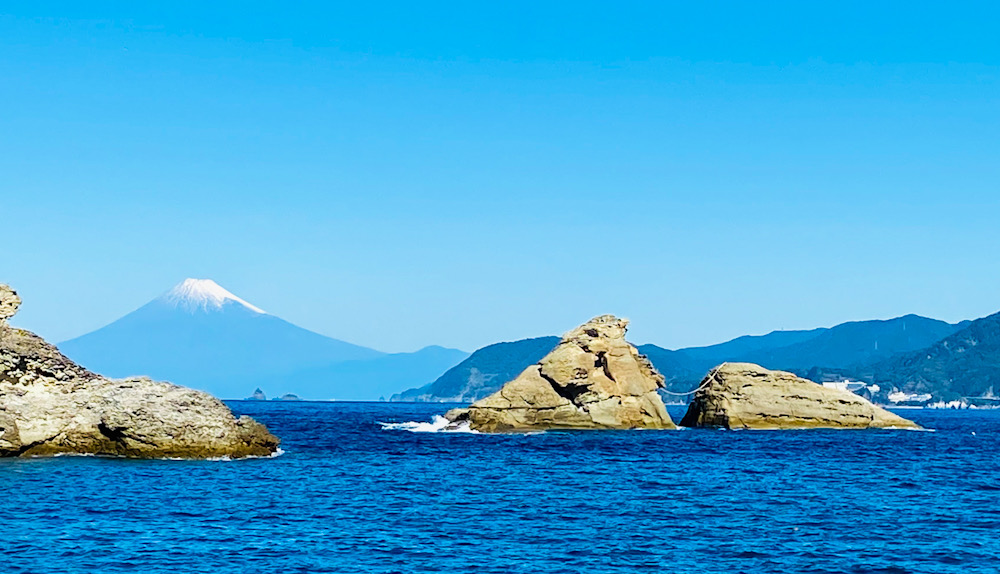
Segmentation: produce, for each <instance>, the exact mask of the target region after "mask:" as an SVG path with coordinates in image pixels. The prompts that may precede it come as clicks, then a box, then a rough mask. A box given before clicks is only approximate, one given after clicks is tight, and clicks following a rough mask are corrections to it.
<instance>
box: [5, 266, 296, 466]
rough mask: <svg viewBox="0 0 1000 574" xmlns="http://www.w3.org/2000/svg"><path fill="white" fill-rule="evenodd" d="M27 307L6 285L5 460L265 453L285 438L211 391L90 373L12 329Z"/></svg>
mask: <svg viewBox="0 0 1000 574" xmlns="http://www.w3.org/2000/svg"><path fill="white" fill-rule="evenodd" d="M19 305H20V298H19V297H18V296H17V294H16V293H15V292H14V291H13V290H12V289H11V288H10V287H8V286H6V285H0V456H5V457H11V456H35V455H54V454H62V453H79V454H101V455H118V456H126V457H135V458H166V457H171V458H172V457H177V458H211V457H221V456H230V457H245V456H264V455H269V454H272V453H274V452H276V451H277V449H278V444H279V441H278V439H277V437H275V436H274V435H272V434H271V433H270V432H268V430H267V429H266V428H265V427H264V425H262V424H260V423H258V422H257V421H255V420H253V419H251V418H248V417H240V418H238V419H237V418H235V417H234V416H233V413H232V411H230V410H229V408H228V407H226V405H224V404H223V403H222V401H220V400H218V399H216V398H215V397H212V396H211V395H209V394H207V393H203V392H201V391H195V390H193V389H187V388H184V387H179V386H176V385H172V384H170V383H160V382H155V381H152V380H149V379H146V378H133V379H125V380H110V379H106V378H104V377H101V376H100V375H96V374H94V373H91V372H90V371H88V370H86V369H84V368H83V367H81V366H79V365H77V364H75V363H74V362H72V361H71V360H69V359H68V358H66V357H65V356H63V355H62V353H60V352H59V350H58V349H56V348H55V347H54V346H52V345H50V344H48V343H46V342H45V341H44V340H43V339H41V338H40V337H38V336H36V335H35V334H33V333H30V332H28V331H24V330H21V329H15V328H13V327H11V326H9V325H8V324H7V321H6V320H7V319H8V318H10V317H12V316H13V315H14V314H15V313H16V312H17V308H18V306H19Z"/></svg>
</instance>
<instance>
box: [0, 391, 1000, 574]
mask: <svg viewBox="0 0 1000 574" xmlns="http://www.w3.org/2000/svg"><path fill="white" fill-rule="evenodd" d="M231 406H233V408H234V410H236V411H238V412H239V413H240V414H249V415H251V416H253V417H256V418H257V419H258V420H260V421H261V422H263V423H265V424H267V425H268V426H269V427H270V429H271V430H272V431H274V432H275V433H276V434H278V435H279V436H281V437H282V439H283V441H284V442H283V445H282V446H283V449H284V451H285V452H284V454H283V455H282V456H279V457H276V458H271V459H253V460H237V461H201V462H192V461H171V460H153V461H134V460H123V459H108V458H96V457H58V458H38V459H5V460H0V486H2V488H3V493H4V495H3V512H2V519H0V523H2V525H3V529H2V535H0V571H2V572H4V573H6V574H16V573H32V574H36V573H72V574H83V573H86V574H93V573H94V572H100V573H102V574H106V573H111V572H143V573H161V572H162V573H171V574H178V573H200V572H206V573H207V572H212V573H241V574H243V573H247V572H278V573H291V572H309V573H315V572H351V573H376V572H377V573H393V572H399V573H412V572H448V573H455V572H476V573H477V574H485V573H505V574H507V573H518V572H546V573H552V574H557V573H566V574H570V573H572V574H578V573H581V572H584V573H626V572H629V573H631V572H662V571H670V572H700V573H716V572H718V573H727V574H729V573H739V572H747V573H755V572H810V573H838V574H840V573H845V572H848V573H882V574H890V573H892V574H907V573H928V574H931V573H935V574H936V573H942V572H962V573H978V572H989V573H995V572H997V571H1000V539H998V537H997V533H998V532H1000V457H998V454H997V453H998V452H1000V448H998V447H1000V411H930V410H908V411H905V412H903V413H902V414H903V415H904V416H907V417H909V418H912V419H914V420H915V421H917V422H918V423H920V424H922V425H924V426H926V427H928V428H933V429H936V431H937V432H906V431H898V430H878V431H822V430H819V431H789V432H754V431H747V432H718V431H708V430H689V431H685V432H576V433H574V432H547V433H534V434H529V435H513V436H497V435H487V434H475V433H440V432H407V430H434V426H435V423H434V421H435V419H434V415H436V414H440V413H443V412H444V411H445V410H446V409H447V408H450V405H421V404H392V403H388V404H386V403H288V402H282V403H272V402H260V403H254V402H234V403H231ZM671 415H672V416H673V417H674V420H679V418H680V415H681V412H680V411H679V410H677V409H672V410H671ZM411 421H416V422H423V423H425V424H426V425H427V426H424V427H415V426H413V425H409V426H407V425H401V424H400V423H407V422H411Z"/></svg>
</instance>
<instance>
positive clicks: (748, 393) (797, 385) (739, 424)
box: [681, 363, 919, 429]
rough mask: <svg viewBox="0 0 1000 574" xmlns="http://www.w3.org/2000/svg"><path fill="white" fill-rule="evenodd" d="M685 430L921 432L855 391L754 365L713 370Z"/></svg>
mask: <svg viewBox="0 0 1000 574" xmlns="http://www.w3.org/2000/svg"><path fill="white" fill-rule="evenodd" d="M681 426H685V427H722V428H729V429H792V428H885V427H908V428H919V427H918V426H917V425H916V424H915V423H913V422H912V421H909V420H906V419H904V418H902V417H899V416H897V415H894V414H892V413H890V412H889V411H887V410H885V409H883V408H881V407H878V406H875V405H874V404H872V403H870V402H869V401H867V400H865V399H863V398H861V397H859V396H857V395H855V394H854V393H851V392H849V391H842V390H838V389H832V388H827V387H824V386H822V385H819V384H816V383H814V382H812V381H809V380H806V379H802V378H799V377H797V376H795V375H793V374H792V373H786V372H784V371H769V370H767V369H765V368H763V367H761V366H758V365H754V364H751V363H724V364H722V365H720V366H718V367H716V368H714V369H712V370H711V371H710V372H709V374H708V376H706V377H705V379H704V380H703V381H702V383H701V385H700V387H699V388H698V391H697V392H696V393H695V395H694V398H693V400H692V401H691V404H690V405H689V406H688V410H687V413H686V414H685V415H684V419H683V420H681Z"/></svg>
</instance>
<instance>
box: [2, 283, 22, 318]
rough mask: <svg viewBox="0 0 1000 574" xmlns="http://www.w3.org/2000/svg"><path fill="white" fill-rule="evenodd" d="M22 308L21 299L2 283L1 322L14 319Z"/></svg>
mask: <svg viewBox="0 0 1000 574" xmlns="http://www.w3.org/2000/svg"><path fill="white" fill-rule="evenodd" d="M20 306H21V298H20V297H18V296H17V292H16V291H14V290H13V289H11V288H10V287H8V286H7V285H4V284H3V283H0V322H2V321H5V320H7V319H10V318H11V317H13V316H14V315H15V314H16V313H17V309H18V308H19V307H20Z"/></svg>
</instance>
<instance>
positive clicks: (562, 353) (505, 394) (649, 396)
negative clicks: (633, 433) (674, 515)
mask: <svg viewBox="0 0 1000 574" xmlns="http://www.w3.org/2000/svg"><path fill="white" fill-rule="evenodd" d="M627 327H628V321H626V320H624V319H619V318H617V317H614V316H612V315H603V316H600V317H596V318H594V319H592V320H590V321H588V322H587V323H585V324H583V325H581V326H580V327H577V328H576V329H573V330H572V331H570V332H569V333H567V334H566V335H565V336H564V337H563V340H562V342H561V343H559V345H558V346H557V347H556V348H555V349H553V350H552V352H551V353H549V354H548V355H546V356H545V358H543V359H542V360H541V361H539V362H538V363H537V364H535V365H532V366H530V367H528V368H527V369H525V371H524V372H522V373H521V374H520V375H519V376H518V377H517V378H516V379H514V380H513V381H510V382H509V383H507V384H506V385H504V386H503V387H502V388H501V389H500V390H499V391H497V392H496V393H494V394H492V395H490V396H488V397H486V398H484V399H482V400H480V401H477V402H475V403H473V404H472V405H471V406H469V407H468V408H466V409H455V410H453V411H450V412H449V413H448V414H447V415H446V417H447V418H448V419H449V420H450V421H452V422H453V423H454V424H460V423H468V424H469V426H470V427H471V428H473V429H475V430H479V431H483V432H518V431H530V430H537V429H630V428H674V423H673V422H672V421H671V420H670V416H669V415H668V414H667V410H666V408H665V407H664V405H663V401H662V399H660V396H659V394H658V393H657V389H659V388H662V387H663V377H662V376H661V375H660V374H659V373H657V372H656V369H655V368H654V367H653V365H652V363H650V362H649V360H648V359H646V357H644V356H642V355H640V354H639V352H638V351H637V350H636V348H635V347H633V346H632V345H630V344H629V343H628V342H627V341H626V340H625V331H626V328H627Z"/></svg>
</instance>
